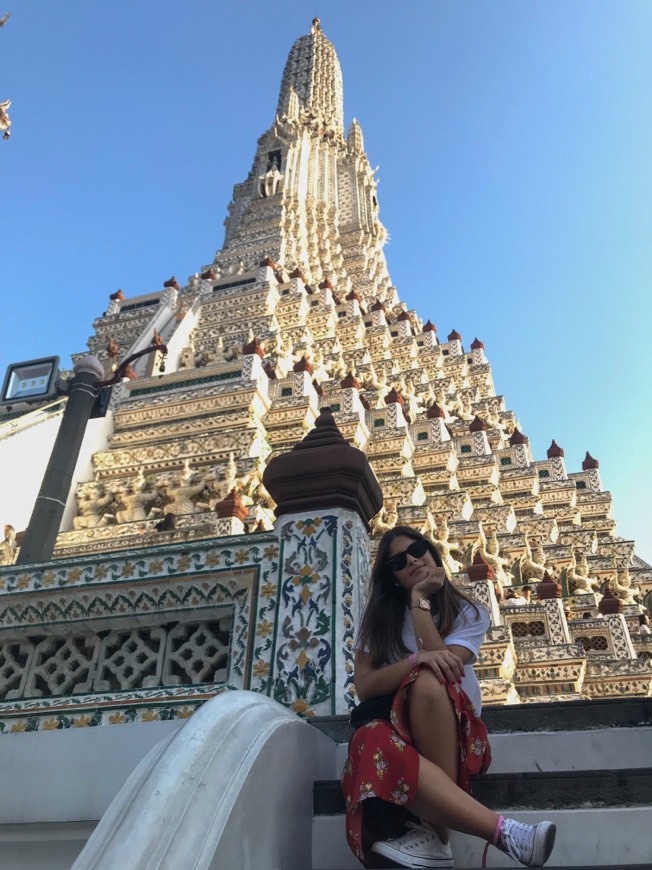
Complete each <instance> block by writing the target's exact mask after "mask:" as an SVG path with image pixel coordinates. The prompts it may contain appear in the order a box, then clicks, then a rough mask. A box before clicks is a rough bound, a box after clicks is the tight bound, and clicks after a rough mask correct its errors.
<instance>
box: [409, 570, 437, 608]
mask: <svg viewBox="0 0 652 870" xmlns="http://www.w3.org/2000/svg"><path fill="white" fill-rule="evenodd" d="M428 567H429V570H428V575H427V577H424V578H423V580H419V582H418V583H415V584H414V586H413V587H412V588H411V589H410V596H411V599H412V603H413V604H414V603H415V602H417V601H418V600H419V599H420V598H429V597H430V596H431V595H434V593H435V592H437V590H438V589H441V587H442V586H443V585H444V581H445V580H446V572H445V571H444V569H443V568H438V567H437V566H433V567H430V566H428Z"/></svg>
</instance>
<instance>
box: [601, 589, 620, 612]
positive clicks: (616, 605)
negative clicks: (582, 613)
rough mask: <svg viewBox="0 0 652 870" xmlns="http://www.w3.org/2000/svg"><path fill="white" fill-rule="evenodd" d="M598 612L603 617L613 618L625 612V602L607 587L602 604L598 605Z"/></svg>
mask: <svg viewBox="0 0 652 870" xmlns="http://www.w3.org/2000/svg"><path fill="white" fill-rule="evenodd" d="M598 611H599V612H600V613H601V614H602V615H603V616H611V615H612V614H613V613H622V612H623V602H622V601H621V600H620V598H617V597H616V596H615V595H614V594H613V592H612V591H611V589H609V587H608V586H607V588H606V589H605V591H604V595H603V596H602V599H601V601H600V603H599V604H598Z"/></svg>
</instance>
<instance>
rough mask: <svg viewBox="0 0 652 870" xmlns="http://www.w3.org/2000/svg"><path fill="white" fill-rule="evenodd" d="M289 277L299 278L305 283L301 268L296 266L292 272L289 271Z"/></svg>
mask: <svg viewBox="0 0 652 870" xmlns="http://www.w3.org/2000/svg"><path fill="white" fill-rule="evenodd" d="M290 278H299V279H300V280H301V281H303V283H304V284H305V283H306V276H305V275H304V274H303V272H302V271H301V269H299V267H298V266H297V268H296V269H294V270H293V271H292V272H290Z"/></svg>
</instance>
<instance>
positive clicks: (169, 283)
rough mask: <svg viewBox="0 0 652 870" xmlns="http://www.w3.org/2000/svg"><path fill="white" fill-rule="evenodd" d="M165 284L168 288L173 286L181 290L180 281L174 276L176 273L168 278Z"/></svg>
mask: <svg viewBox="0 0 652 870" xmlns="http://www.w3.org/2000/svg"><path fill="white" fill-rule="evenodd" d="M163 286H164V287H166V288H167V287H172V288H174V289H175V290H181V287H180V286H179V282H178V281H177V279H176V278H175V277H174V275H173V276H172V277H171V278H168V280H167V281H164V282H163Z"/></svg>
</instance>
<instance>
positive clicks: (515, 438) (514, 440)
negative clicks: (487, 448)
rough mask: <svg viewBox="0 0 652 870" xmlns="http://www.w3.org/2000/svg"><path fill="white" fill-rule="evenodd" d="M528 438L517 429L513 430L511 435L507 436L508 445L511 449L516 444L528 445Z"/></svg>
mask: <svg viewBox="0 0 652 870" xmlns="http://www.w3.org/2000/svg"><path fill="white" fill-rule="evenodd" d="M528 443H529V438H528V437H527V436H526V435H524V434H523V433H522V432H521V431H520V430H519V429H518V428H516V429H514V431H513V432H512V434H511V435H510V436H509V444H510V446H511V447H515V446H516V445H517V444H528Z"/></svg>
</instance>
